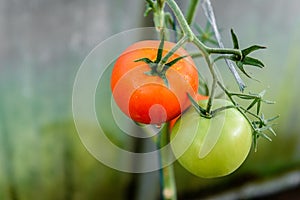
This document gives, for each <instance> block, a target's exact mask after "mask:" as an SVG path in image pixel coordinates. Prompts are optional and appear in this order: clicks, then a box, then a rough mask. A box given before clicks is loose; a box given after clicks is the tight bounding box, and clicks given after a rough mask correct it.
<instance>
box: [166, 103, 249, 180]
mask: <svg viewBox="0 0 300 200" xmlns="http://www.w3.org/2000/svg"><path fill="white" fill-rule="evenodd" d="M206 104H207V100H202V101H200V102H199V105H200V106H203V107H205V105H206ZM225 105H232V104H231V102H229V101H226V100H221V99H215V100H214V102H213V109H216V108H219V107H221V106H225ZM218 115H219V116H218ZM218 115H217V116H216V117H214V118H212V119H207V118H204V117H201V116H200V115H199V114H198V113H197V112H196V111H195V109H194V108H193V107H191V108H189V109H188V110H187V112H185V113H184V114H183V115H182V116H181V118H180V119H179V120H178V121H177V122H176V124H175V126H174V128H173V131H172V134H171V147H172V150H173V152H174V155H175V156H176V157H177V158H178V161H179V163H180V164H181V165H182V166H183V167H184V168H186V169H187V170H188V171H190V172H191V173H192V174H194V175H196V176H199V177H203V178H214V177H221V176H225V175H228V174H230V173H232V172H234V171H235V170H236V169H237V168H238V167H239V166H240V165H241V164H242V163H243V162H244V160H245V159H246V157H247V155H248V153H249V151H250V148H251V144H252V129H251V126H250V125H249V123H248V121H247V120H246V119H245V118H244V116H243V115H242V114H241V113H240V112H239V111H238V110H236V109H234V108H230V109H226V110H223V111H221V112H220V114H218ZM210 128H211V129H210ZM210 130H212V131H210ZM214 130H218V131H220V132H217V131H214ZM193 134H194V135H193ZM218 134H219V136H217V138H215V136H216V135H218ZM191 135H193V137H194V138H193V137H192V136H191ZM177 136H179V137H178V138H177V139H176V140H174V139H175V138H176V137H177ZM191 140H192V141H191ZM209 143H210V145H208V144H209Z"/></svg>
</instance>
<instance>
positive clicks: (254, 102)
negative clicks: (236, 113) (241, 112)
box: [246, 99, 258, 110]
mask: <svg viewBox="0 0 300 200" xmlns="http://www.w3.org/2000/svg"><path fill="white" fill-rule="evenodd" d="M257 101H258V99H254V100H253V101H252V103H251V104H250V105H249V106H248V107H247V108H246V109H247V110H250V109H251V108H252V107H253V106H254V105H255V104H256V103H257Z"/></svg>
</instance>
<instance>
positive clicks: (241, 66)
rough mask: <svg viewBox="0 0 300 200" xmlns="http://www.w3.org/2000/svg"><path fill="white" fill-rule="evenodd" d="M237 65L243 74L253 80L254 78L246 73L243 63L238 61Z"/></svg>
mask: <svg viewBox="0 0 300 200" xmlns="http://www.w3.org/2000/svg"><path fill="white" fill-rule="evenodd" d="M236 65H237V67H238V68H239V69H240V70H241V72H243V74H245V75H246V76H247V77H248V78H251V79H252V77H251V76H250V75H249V74H248V73H247V72H246V71H245V69H244V66H243V62H242V61H237V62H236Z"/></svg>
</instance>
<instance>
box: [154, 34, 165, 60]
mask: <svg viewBox="0 0 300 200" xmlns="http://www.w3.org/2000/svg"><path fill="white" fill-rule="evenodd" d="M164 43H165V36H164V34H163V36H162V38H161V41H160V43H159V47H158V50H157V56H156V60H155V61H154V62H155V63H159V62H160V61H161V58H162V53H163V50H164Z"/></svg>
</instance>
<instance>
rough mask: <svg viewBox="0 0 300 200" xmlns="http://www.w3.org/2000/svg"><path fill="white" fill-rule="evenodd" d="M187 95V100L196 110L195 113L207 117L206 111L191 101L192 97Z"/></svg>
mask: <svg viewBox="0 0 300 200" xmlns="http://www.w3.org/2000/svg"><path fill="white" fill-rule="evenodd" d="M187 95H188V98H189V100H190V101H191V103H192V106H193V107H194V108H195V109H196V111H197V113H198V114H199V115H200V116H203V117H207V116H206V115H205V113H206V110H205V109H204V108H202V107H201V106H199V104H198V103H197V102H196V101H195V100H194V99H193V97H192V96H191V95H190V94H189V93H187Z"/></svg>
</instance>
